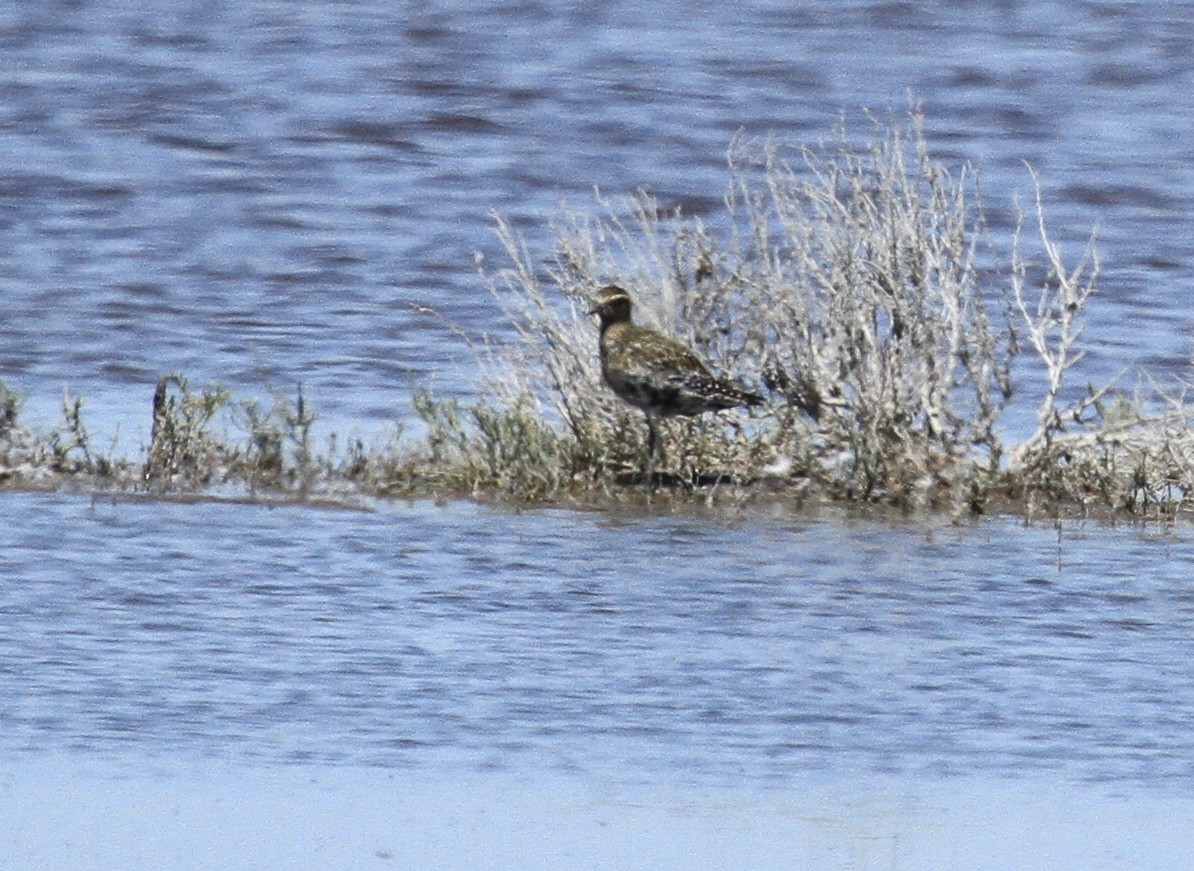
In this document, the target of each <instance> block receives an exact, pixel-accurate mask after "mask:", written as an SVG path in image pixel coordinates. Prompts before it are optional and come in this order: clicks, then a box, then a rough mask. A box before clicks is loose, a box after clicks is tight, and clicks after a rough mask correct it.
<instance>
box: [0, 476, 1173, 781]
mask: <svg viewBox="0 0 1194 871" xmlns="http://www.w3.org/2000/svg"><path fill="white" fill-rule="evenodd" d="M4 501H5V503H6V513H7V514H8V515H9V516H10V522H9V527H8V529H6V530H5V531H4V533H3V534H2V537H0V553H2V554H3V556H0V572H2V573H3V575H4V576H5V577H6V578H8V579H9V582H8V583H7V584H6V585H5V586H4V588H3V590H2V591H0V639H2V640H0V661H2V662H3V663H4V670H3V672H2V673H0V697H3V698H4V699H5V706H4V708H3V710H2V711H0V736H3V737H2V738H0V749H3V750H4V751H5V752H7V753H12V752H17V753H21V752H32V751H38V752H52V751H58V750H61V749H63V748H68V749H70V750H72V751H77V752H81V753H87V754H98V755H101V756H102V755H105V754H113V753H117V754H119V753H126V752H130V751H136V752H137V753H139V754H145V755H146V756H147V757H150V758H152V757H158V756H162V755H165V756H170V755H172V754H181V755H182V756H183V757H185V758H207V757H213V758H220V759H226V760H245V761H256V762H262V763H270V764H273V763H286V762H317V763H326V764H348V765H366V766H383V767H397V768H404V767H414V768H420V769H426V768H428V767H430V768H432V769H438V768H440V767H443V766H448V767H449V768H452V767H463V768H464V769H466V770H473V771H480V770H489V769H497V770H516V771H526V770H537V771H541V772H544V773H548V772H552V771H558V772H574V773H579V774H581V775H583V776H586V777H590V778H596V779H599V780H600V779H606V778H612V779H614V780H615V781H621V780H624V779H627V778H628V779H630V780H631V781H633V782H638V781H640V780H641V781H643V782H647V783H653V782H657V781H658V780H659V779H663V780H664V781H666V782H671V781H677V782H691V783H693V784H697V785H712V786H718V787H725V786H729V785H733V784H738V783H746V784H753V785H755V786H758V787H759V788H764V787H769V788H776V787H782V786H784V785H785V784H788V783H793V782H798V781H799V779H800V778H801V777H802V776H804V775H807V774H808V773H809V772H814V771H816V772H822V773H824V774H826V775H830V776H837V775H843V776H844V775H849V774H850V773H852V772H853V773H859V774H872V775H884V776H891V775H900V776H910V777H926V776H927V777H938V776H946V775H959V774H971V775H972V774H974V773H976V772H983V773H997V774H999V775H1001V776H1003V775H1008V776H1014V775H1016V774H1025V775H1027V774H1032V775H1039V774H1041V773H1042V772H1055V773H1056V774H1057V775H1058V776H1059V777H1061V778H1062V779H1063V780H1064V781H1066V782H1070V781H1073V782H1090V781H1107V782H1116V783H1136V784H1139V785H1165V786H1167V787H1169V786H1172V787H1176V788H1178V789H1179V790H1180V791H1187V790H1194V736H1192V735H1191V732H1190V729H1189V727H1188V726H1189V722H1190V719H1191V716H1192V715H1194V676H1192V675H1191V673H1190V671H1189V669H1188V667H1187V664H1188V662H1189V661H1190V658H1191V656H1194V592H1191V590H1190V589H1189V584H1188V578H1189V574H1188V572H1189V560H1188V559H1187V557H1186V554H1185V551H1186V549H1187V548H1186V543H1185V542H1184V541H1183V540H1182V539H1181V538H1174V539H1171V540H1169V541H1167V542H1165V541H1154V540H1150V539H1149V538H1148V537H1147V536H1144V535H1142V534H1140V532H1139V531H1122V532H1121V531H1115V530H1106V529H1099V528H1092V529H1089V530H1085V529H1081V528H1073V529H1070V530H1068V531H1063V533H1062V535H1061V537H1060V541H1059V537H1058V534H1057V532H1056V531H1055V530H1051V529H1047V528H1046V529H1036V528H1024V527H1022V526H1021V525H1020V524H1019V523H1018V522H1015V521H1010V520H991V521H987V522H983V523H981V524H977V525H975V526H973V527H962V528H951V527H946V528H936V527H931V526H923V525H920V526H918V525H916V524H913V525H911V526H908V525H905V524H895V525H890V524H883V523H880V522H877V521H861V520H858V521H849V520H845V519H841V518H836V519H835V518H821V519H807V520H798V519H792V518H783V517H777V518H770V519H768V518H758V517H754V518H750V517H744V518H740V519H738V520H736V521H733V522H731V523H730V524H728V525H727V524H726V523H725V522H724V520H725V518H723V517H708V516H700V515H693V516H687V517H623V518H611V517H606V516H602V515H599V514H576V513H572V512H567V511H551V512H546V513H541V512H534V513H526V514H510V513H505V512H501V511H496V510H492V509H485V508H478V507H469V506H464V505H454V506H437V505H431V504H415V505H406V504H399V505H386V506H383V507H381V508H379V509H378V510H376V511H373V512H370V513H365V512H358V511H329V510H316V509H304V508H285V509H274V510H267V509H264V508H262V507H260V506H253V505H227V504H212V503H208V504H167V505H162V504H155V503H137V502H133V503H127V502H117V503H112V502H110V501H104V500H99V501H97V502H95V504H90V503H88V502H87V501H86V500H84V499H80V498H78V497H67V496H62V497H57V496H15V495H11V496H7V497H5V499H4Z"/></svg>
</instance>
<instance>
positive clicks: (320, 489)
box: [0, 111, 1194, 517]
mask: <svg viewBox="0 0 1194 871" xmlns="http://www.w3.org/2000/svg"><path fill="white" fill-rule="evenodd" d="M729 176H730V183H729V190H728V194H727V197H726V208H727V212H726V214H725V216H724V218H723V219H719V220H718V222H717V226H718V229H717V230H716V231H715V230H713V229H711V228H710V227H709V226H708V225H707V224H706V223H705V222H703V221H701V220H699V219H693V218H686V217H684V216H682V215H680V214H679V213H678V212H673V213H666V214H665V213H663V212H661V211H660V209H659V207H658V205H657V204H656V202H655V201H654V200H652V199H651V198H650V197H649V196H646V195H639V196H637V197H634V198H632V199H631V200H629V201H628V202H620V203H611V202H608V201H605V200H602V199H601V198H600V197H598V205H599V208H598V209H597V210H595V211H594V210H589V211H586V212H584V213H570V212H566V213H563V214H561V215H560V216H559V217H558V218H557V219H556V220H555V221H554V222H553V223H552V227H551V228H552V231H553V236H554V240H555V245H554V248H555V250H554V253H553V256H552V257H551V258H550V260H548V261H547V262H544V261H543V260H542V259H541V258H539V257H537V256H535V255H533V254H532V253H531V252H530V251H529V250H528V248H527V246H526V245H525V243H524V241H523V240H522V239H521V238H520V237H519V236H518V235H517V234H516V233H515V231H514V230H513V229H512V228H511V226H510V225H509V224H508V223H506V222H505V221H503V220H502V219H500V218H499V219H498V221H497V232H498V234H499V236H500V238H501V240H502V242H503V243H504V245H505V247H506V250H507V252H508V254H509V257H510V265H509V266H507V267H506V268H503V269H501V270H499V271H497V272H496V273H492V274H488V275H486V276H485V280H486V281H487V282H488V283H489V285H490V287H491V290H492V291H493V293H494V295H495V297H496V299H497V300H498V302H499V304H500V305H501V307H502V309H503V311H504V312H505V314H506V316H507V318H508V320H509V323H510V324H511V325H512V326H513V328H514V330H515V332H516V334H517V336H518V337H519V339H520V341H519V342H517V343H515V344H514V345H512V346H509V347H502V348H498V349H496V350H495V349H494V348H492V347H491V346H486V350H484V351H483V352H479V353H478V360H479V363H480V364H481V366H482V369H483V372H484V375H485V379H484V385H483V386H484V391H483V392H484V396H485V397H486V398H484V399H480V400H478V401H476V402H473V403H467V404H462V403H460V402H457V401H453V400H440V399H437V398H435V397H434V396H431V395H428V394H420V395H418V396H417V397H416V398H415V400H414V408H415V411H416V412H417V413H418V415H419V416H420V417H421V418H422V421H423V422H424V424H425V431H426V432H425V435H423V436H420V437H418V438H415V439H404V438H402V437H401V433H398V434H396V435H395V436H394V437H393V438H392V439H391V440H390V441H388V442H387V443H386V444H384V445H381V446H375V447H366V446H364V445H363V444H361V443H360V442H354V443H352V444H349V445H344V446H341V445H338V444H337V443H336V441H335V439H334V438H333V439H332V440H331V441H330V443H329V444H328V445H327V446H326V448H324V449H317V448H315V447H314V446H313V445H312V444H311V438H310V429H311V423H312V421H313V417H312V415H311V413H310V411H309V410H308V409H307V408H306V407H305V404H304V401H303V397H302V394H301V391H300V392H299V394H298V395H297V396H296V397H295V398H293V399H292V398H289V397H285V396H279V397H277V398H276V401H275V402H274V404H273V405H272V406H271V407H268V408H266V407H262V406H260V405H258V404H256V403H252V402H244V401H240V402H238V401H235V400H234V399H233V398H232V397H231V396H230V394H229V393H228V391H226V390H224V389H222V388H220V387H215V386H207V387H204V388H202V389H194V388H192V387H191V386H190V385H189V384H188V382H187V380H186V379H185V378H184V377H183V376H181V375H170V376H167V377H164V378H162V379H161V381H160V382H159V383H158V385H157V389H156V391H155V394H154V397H153V403H152V415H153V418H152V420H153V427H152V436H151V439H150V444H149V446H148V447H147V448H146V449H145V452H144V456H143V457H142V458H141V460H140V461H139V462H134V461H132V460H121V459H117V458H112V457H106V456H102V455H100V454H98V453H97V452H96V450H95V448H94V447H93V445H92V444H91V440H90V438H89V436H88V433H87V430H86V427H85V426H84V422H83V415H82V411H81V409H82V405H81V402H80V400H78V399H76V398H71V397H67V398H66V400H65V401H64V407H63V422H62V423H61V424H60V425H59V426H57V427H55V428H54V429H53V430H52V431H50V432H49V433H32V432H30V431H28V430H26V429H25V428H23V427H22V426H21V425H20V423H19V421H18V416H19V415H18V411H19V398H18V397H16V396H15V395H14V394H13V393H12V392H11V391H9V390H8V389H7V388H5V387H4V386H3V384H2V383H0V483H7V484H8V486H21V487H59V486H69V485H70V484H72V483H75V484H79V485H80V486H85V487H89V488H94V487H104V488H108V489H119V490H134V491H148V492H150V493H166V492H182V493H196V492H203V491H207V490H210V489H212V488H214V487H221V486H227V485H233V486H236V487H239V488H241V489H247V490H248V491H249V492H250V493H259V492H269V493H270V494H273V495H277V496H282V497H291V498H306V497H308V496H329V495H331V496H336V495H342V494H360V495H368V496H391V495H422V496H470V497H492V498H499V499H502V500H507V501H511V502H516V503H527V502H567V501H572V502H590V503H601V502H605V501H610V500H617V501H647V500H655V501H688V500H693V499H697V500H702V501H712V500H718V499H722V500H725V499H729V500H736V501H746V500H751V499H755V498H760V497H763V496H765V497H766V498H768V499H784V500H790V501H793V502H796V503H800V504H805V503H818V502H836V503H850V504H886V505H894V506H899V507H901V508H905V509H917V508H931V509H937V510H945V511H948V512H951V513H954V514H959V515H960V514H966V513H974V512H982V511H984V510H989V509H992V508H997V509H999V510H1012V511H1021V512H1023V513H1025V514H1026V515H1029V516H1032V515H1036V514H1041V513H1049V514H1086V513H1089V512H1099V511H1104V512H1114V513H1119V512H1124V513H1128V514H1131V515H1134V516H1157V515H1159V516H1167V517H1168V516H1175V515H1177V514H1178V513H1180V512H1181V511H1182V509H1183V508H1184V507H1185V503H1186V494H1187V493H1189V492H1191V488H1192V486H1194V439H1192V437H1191V435H1190V430H1189V426H1188V424H1189V419H1190V416H1191V413H1190V412H1189V411H1188V410H1187V408H1186V406H1185V403H1184V399H1183V396H1182V394H1181V392H1180V391H1179V392H1175V393H1173V394H1165V393H1163V392H1162V391H1160V390H1158V389H1151V390H1150V391H1147V392H1142V391H1137V392H1136V393H1135V394H1133V395H1131V396H1127V395H1125V394H1123V393H1117V392H1113V390H1112V386H1111V385H1105V386H1098V387H1096V386H1089V385H1088V386H1087V387H1086V389H1085V390H1081V391H1075V390H1074V389H1073V388H1072V385H1071V384H1070V382H1071V381H1072V380H1073V378H1074V376H1075V375H1077V372H1076V371H1075V367H1076V366H1077V364H1078V363H1079V362H1080V360H1081V359H1082V351H1081V348H1080V343H1081V337H1082V327H1083V322H1084V318H1085V316H1086V311H1087V305H1088V303H1089V302H1090V300H1091V299H1092V296H1093V294H1094V292H1095V286H1096V285H1095V282H1096V278H1097V275H1098V261H1097V257H1096V255H1095V253H1094V248H1093V244H1092V245H1091V246H1090V247H1088V248H1087V250H1086V252H1085V254H1084V256H1083V257H1082V259H1081V260H1080V261H1079V262H1077V263H1076V264H1072V265H1068V264H1066V263H1065V262H1063V260H1062V257H1061V255H1060V253H1059V251H1058V248H1057V246H1056V245H1054V244H1053V243H1052V241H1051V240H1050V238H1049V235H1048V233H1047V230H1046V226H1045V220H1044V210H1043V207H1042V205H1041V202H1040V197H1039V185H1037V190H1038V197H1037V202H1036V204H1035V214H1034V215H1032V216H1030V217H1031V221H1030V226H1031V227H1032V231H1031V232H1029V233H1025V232H1023V227H1022V226H1021V228H1018V229H1017V231H1016V233H1015V236H1014V238H1013V239H1011V240H1010V251H1009V253H1008V254H1007V255H1006V258H1005V260H1004V261H1003V262H1001V261H1000V259H999V256H998V255H997V254H996V252H995V250H994V246H993V245H992V244H991V241H990V239H989V238H988V234H987V232H986V230H985V225H984V222H983V216H982V211H981V208H980V206H979V191H978V186H977V181H976V178H975V174H974V173H973V172H972V171H971V170H970V169H969V168H968V167H962V168H960V169H959V170H957V171H956V172H951V171H950V170H948V169H947V168H946V167H944V166H942V165H941V164H940V163H939V162H937V161H935V160H934V159H933V158H932V157H931V156H930V154H929V149H928V144H927V143H926V141H925V136H924V132H923V124H922V118H921V116H920V115H919V113H918V112H916V111H913V112H912V113H910V114H909V116H908V118H907V119H896V120H893V121H889V122H886V123H883V124H880V123H877V122H876V123H875V127H874V133H873V136H872V138H871V139H870V141H869V142H867V143H864V144H863V145H861V146H860V145H858V144H856V143H854V142H852V141H851V140H850V138H849V136H848V135H847V131H845V130H844V129H843V130H842V131H841V133H840V135H839V137H838V138H837V139H836V140H835V141H833V142H831V143H829V144H827V145H825V146H823V147H821V148H819V149H816V150H810V149H791V148H786V147H784V146H782V145H780V144H777V143H774V142H757V141H750V140H741V141H737V142H735V143H734V144H733V145H732V147H731V149H730V152H729ZM1033 180H1034V182H1035V181H1036V179H1035V177H1034V179H1033ZM1022 223H1023V222H1022ZM1026 238H1027V239H1029V240H1031V246H1030V245H1029V242H1028V241H1026ZM1029 247H1032V248H1033V250H1034V252H1035V254H1034V255H1033V256H1032V257H1030V256H1029V255H1028V254H1026V253H1025V250H1026V249H1027V248H1029ZM614 280H616V281H617V282H618V283H621V284H623V285H624V286H626V287H628V288H630V289H631V292H632V294H633V295H634V297H635V300H636V303H637V316H638V318H639V319H640V320H642V321H645V322H647V323H649V324H652V325H653V326H655V327H657V328H660V329H662V330H663V331H664V332H667V333H669V334H671V335H673V336H676V337H677V338H679V339H681V340H682V341H685V342H687V343H689V344H690V345H691V346H692V347H693V348H694V349H695V350H696V351H697V353H698V354H699V355H700V356H701V357H703V358H705V359H706V360H707V361H709V362H710V363H712V365H713V368H714V369H715V370H716V371H718V372H721V373H723V374H727V375H730V376H732V377H734V378H737V379H738V380H740V381H741V382H742V383H743V384H744V385H747V386H748V387H749V388H750V389H763V390H765V391H766V393H767V396H768V403H767V405H766V406H765V408H763V409H758V410H755V411H753V412H751V413H750V414H749V415H748V414H747V413H746V412H728V413H721V414H717V415H712V414H711V415H705V416H702V417H699V418H693V419H676V420H669V421H667V422H665V424H664V426H663V428H662V432H663V438H664V440H665V444H666V447H667V456H668V457H669V469H668V471H669V473H670V477H671V480H674V481H676V482H679V484H678V485H677V486H672V487H668V488H665V489H664V490H662V491H656V492H654V493H648V492H646V490H645V489H644V488H642V487H640V486H637V485H635V483H634V481H635V477H634V475H633V472H632V470H634V469H635V468H637V465H638V464H639V462H640V460H641V457H642V455H643V450H644V445H643V440H644V434H645V427H644V426H643V419H642V416H641V413H640V412H638V411H636V410H634V409H631V408H630V407H628V406H626V405H625V404H623V403H621V402H620V401H619V400H618V399H617V398H615V397H614V395H613V394H612V393H611V392H610V390H609V389H608V388H607V387H606V386H605V384H604V383H603V382H602V380H601V373H600V365H599V361H598V357H597V350H596V346H597V335H596V326H595V324H594V322H593V320H592V318H590V317H589V316H588V315H587V310H588V308H589V306H590V303H591V299H592V295H593V293H594V292H595V291H596V289H597V288H598V287H600V286H601V285H603V284H605V283H607V282H609V281H614ZM1013 364H1015V365H1013ZM1034 369H1035V372H1033V371H1032V370H1034ZM1013 373H1017V374H1018V377H1019V378H1020V379H1021V380H1023V381H1028V382H1030V383H1034V384H1040V385H1043V388H1041V389H1040V390H1039V393H1040V395H1037V396H1027V397H1026V396H1023V395H1022V393H1023V388H1022V386H1021V385H1020V384H1019V383H1017V381H1016V378H1015V377H1013ZM1028 376H1035V377H1028ZM1013 400H1014V401H1016V402H1017V403H1024V402H1027V403H1029V404H1031V405H1034V406H1035V408H1036V420H1037V426H1036V429H1035V431H1034V432H1033V433H1032V434H1031V435H1030V436H1029V437H1028V438H1027V439H1026V440H1024V441H1023V442H1020V443H1017V444H1005V442H1004V440H1003V437H1002V435H1001V429H1000V422H1001V419H1002V418H1003V417H1004V415H1005V412H1006V411H1007V409H1008V407H1009V406H1010V405H1011V403H1012V402H1013ZM226 413H230V414H231V418H232V420H233V422H234V424H235V426H234V429H239V431H240V434H239V435H237V436H231V435H229V430H228V428H227V427H226V426H225V427H224V428H223V430H220V429H219V427H217V426H216V424H215V421H216V420H217V418H218V417H219V416H221V415H222V414H226Z"/></svg>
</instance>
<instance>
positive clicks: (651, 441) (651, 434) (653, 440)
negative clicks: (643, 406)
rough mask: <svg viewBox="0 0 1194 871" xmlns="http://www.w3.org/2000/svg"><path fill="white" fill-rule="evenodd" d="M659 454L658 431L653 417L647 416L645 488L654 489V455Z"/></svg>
mask: <svg viewBox="0 0 1194 871" xmlns="http://www.w3.org/2000/svg"><path fill="white" fill-rule="evenodd" d="M658 452H659V430H658V429H656V427H655V416H654V415H651V414H648V415H647V486H648V487H650V488H651V489H652V490H654V489H655V455H656V453H658Z"/></svg>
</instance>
